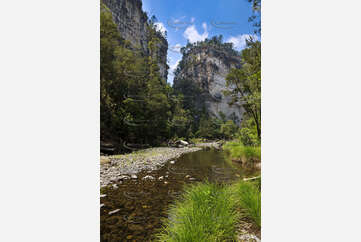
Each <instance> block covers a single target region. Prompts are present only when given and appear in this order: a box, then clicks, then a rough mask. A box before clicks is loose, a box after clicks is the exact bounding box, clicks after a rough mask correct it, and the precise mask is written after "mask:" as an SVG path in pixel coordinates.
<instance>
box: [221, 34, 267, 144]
mask: <svg viewBox="0 0 361 242" xmlns="http://www.w3.org/2000/svg"><path fill="white" fill-rule="evenodd" d="M246 42H247V47H246V48H245V49H244V50H242V52H241V57H242V63H241V64H242V67H241V68H233V69H231V71H230V72H229V74H228V75H227V77H226V80H227V82H226V84H227V86H228V87H230V88H231V91H229V92H226V94H227V95H231V96H232V99H233V102H239V103H240V104H241V105H242V107H243V108H244V110H245V111H246V112H247V114H248V115H249V116H250V117H251V118H252V119H253V121H254V122H255V124H256V129H257V136H258V138H259V139H260V138H261V42H259V41H254V40H253V39H250V40H247V41H246Z"/></svg>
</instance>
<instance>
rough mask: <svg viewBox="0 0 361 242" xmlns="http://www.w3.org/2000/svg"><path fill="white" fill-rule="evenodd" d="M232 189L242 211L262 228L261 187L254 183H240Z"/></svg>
mask: <svg viewBox="0 0 361 242" xmlns="http://www.w3.org/2000/svg"><path fill="white" fill-rule="evenodd" d="M259 180H260V179H259ZM257 182H258V181H257ZM231 189H232V190H233V192H232V193H231V194H232V195H233V196H234V199H235V201H236V203H237V204H238V205H239V206H240V208H241V209H242V211H244V212H245V213H246V215H247V217H249V218H250V219H252V220H253V221H254V223H255V224H256V225H257V226H258V227H261V190H260V189H259V187H258V186H257V185H255V184H254V183H252V182H248V181H247V182H245V181H240V182H238V183H236V184H234V185H233V186H232V188H231Z"/></svg>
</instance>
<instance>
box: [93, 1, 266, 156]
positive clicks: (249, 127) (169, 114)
mask: <svg viewBox="0 0 361 242" xmlns="http://www.w3.org/2000/svg"><path fill="white" fill-rule="evenodd" d="M154 21H155V20H154V18H150V19H148V32H147V43H148V45H147V53H146V54H145V53H144V52H142V51H141V50H138V49H136V48H135V47H134V46H132V44H131V43H130V42H129V41H127V40H125V39H123V38H122V37H121V36H120V34H119V31H118V29H117V26H116V24H115V23H114V22H113V19H112V14H111V12H110V11H109V9H108V8H107V7H106V6H105V5H103V4H102V5H101V21H100V41H101V43H100V47H101V48H100V56H101V60H100V83H101V84H100V87H101V88H100V94H101V95H100V99H101V100H100V105H101V106H100V111H101V115H100V124H101V140H102V141H106V142H111V143H112V144H113V145H115V146H116V148H117V150H118V151H120V152H124V151H127V147H129V146H131V145H136V146H137V147H139V148H146V147H149V146H160V145H167V143H168V141H169V140H171V139H177V138H183V139H186V140H189V139H192V138H207V139H230V138H234V137H236V136H241V137H242V142H244V143H245V144H247V145H258V144H259V142H260V132H261V128H260V91H261V90H260V88H261V87H260V81H261V80H260V67H261V66H260V61H261V60H260V42H259V41H254V40H252V39H251V40H249V41H247V47H246V48H245V49H244V50H243V51H242V52H241V53H235V52H236V51H235V50H234V49H233V46H232V44H231V43H223V40H222V36H215V37H213V38H212V39H206V40H205V41H202V42H197V43H194V44H191V43H188V44H187V46H185V47H183V48H182V49H181V53H182V54H183V55H184V56H186V55H187V54H188V53H189V52H190V50H192V49H193V48H202V47H204V46H207V47H212V48H221V49H222V50H224V52H225V53H227V52H229V53H232V54H237V55H240V56H241V58H242V61H241V62H242V63H241V66H242V67H241V68H236V69H232V70H231V71H230V73H229V75H228V76H227V85H228V86H229V87H230V88H231V91H229V93H227V95H231V96H232V98H233V102H239V103H241V104H242V107H243V108H244V109H245V111H246V112H245V116H244V119H243V121H242V124H241V128H240V127H238V126H237V125H236V124H235V122H234V121H232V120H226V119H225V118H224V117H223V116H222V114H221V115H220V117H221V118H216V117H212V116H210V115H209V114H208V113H207V111H206V109H205V107H204V106H202V105H201V106H199V105H198V106H195V105H194V104H195V103H196V102H195V99H201V98H202V95H201V94H202V93H201V90H200V89H199V87H198V86H197V85H195V84H194V83H193V82H192V80H188V79H184V80H182V81H181V82H179V84H178V85H177V86H174V87H172V86H170V84H169V83H167V81H166V80H164V79H162V78H161V76H160V74H159V66H158V65H157V59H158V56H157V54H156V53H158V48H159V45H158V44H159V41H160V40H159V34H160V33H159V32H158V31H157V28H156V27H155V24H154ZM186 64H187V63H184V62H182V61H181V62H180V64H179V66H178V68H177V70H176V71H175V72H176V73H175V74H177V71H179V70H180V69H181V68H182V66H183V65H186ZM188 64H189V63H188ZM198 103H199V102H198Z"/></svg>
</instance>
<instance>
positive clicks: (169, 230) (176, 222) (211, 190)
mask: <svg viewBox="0 0 361 242" xmlns="http://www.w3.org/2000/svg"><path fill="white" fill-rule="evenodd" d="M229 192H230V190H229V189H224V188H223V187H222V186H220V185H217V184H210V183H203V184H198V185H193V186H190V187H187V188H186V189H185V193H184V195H183V197H182V198H181V199H180V200H178V201H176V203H175V204H174V205H173V206H172V207H171V209H170V211H169V212H170V213H169V214H170V218H169V219H167V220H165V221H164V223H165V225H164V227H163V228H162V230H161V232H160V233H159V234H158V237H157V238H158V241H197V242H203V241H235V238H236V237H235V236H236V232H235V229H236V224H237V221H238V219H239V216H238V214H237V213H236V211H235V209H234V208H235V199H232V198H231V196H230V194H229Z"/></svg>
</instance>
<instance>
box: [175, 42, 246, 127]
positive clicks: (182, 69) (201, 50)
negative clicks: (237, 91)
mask: <svg viewBox="0 0 361 242" xmlns="http://www.w3.org/2000/svg"><path fill="white" fill-rule="evenodd" d="M182 54H183V58H182V60H181V62H180V63H179V66H178V68H177V70H176V72H175V78H174V87H175V89H179V88H178V87H179V86H180V85H181V84H180V82H182V81H183V80H187V81H191V82H192V83H194V84H195V85H196V86H197V87H198V88H199V89H200V92H201V97H199V98H198V99H197V100H198V102H202V103H197V104H196V106H198V107H200V106H202V104H204V106H205V107H206V111H207V112H208V113H209V114H210V115H211V116H214V117H218V118H220V112H222V113H223V114H225V116H226V118H227V119H232V120H235V121H236V123H237V124H239V123H240V121H241V119H242V114H243V112H244V111H243V110H242V108H241V106H240V105H239V104H238V103H235V104H232V105H230V104H229V103H230V102H231V98H230V97H229V96H226V95H225V94H224V91H226V90H228V88H227V87H226V76H227V74H228V73H229V71H230V69H231V68H235V67H240V63H241V58H240V56H239V54H238V53H237V52H236V51H234V50H233V49H232V46H231V45H230V44H228V43H225V44H224V43H223V44H222V43H221V40H219V39H217V37H214V38H213V39H212V40H205V41H203V42H198V43H197V44H193V45H192V44H188V45H187V46H186V47H185V48H183V49H182ZM180 91H181V92H182V90H180Z"/></svg>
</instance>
